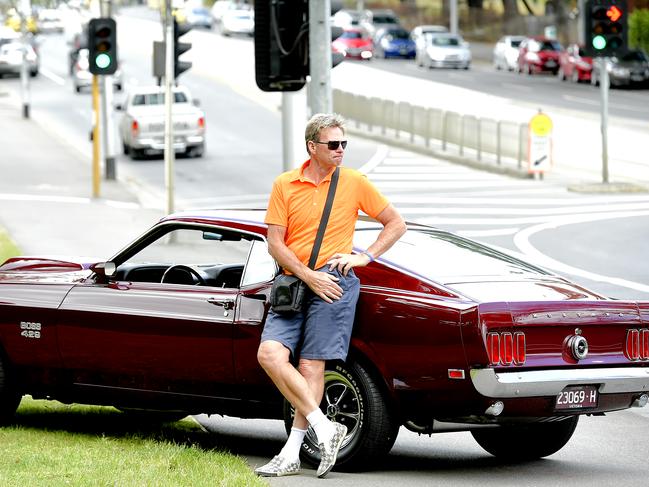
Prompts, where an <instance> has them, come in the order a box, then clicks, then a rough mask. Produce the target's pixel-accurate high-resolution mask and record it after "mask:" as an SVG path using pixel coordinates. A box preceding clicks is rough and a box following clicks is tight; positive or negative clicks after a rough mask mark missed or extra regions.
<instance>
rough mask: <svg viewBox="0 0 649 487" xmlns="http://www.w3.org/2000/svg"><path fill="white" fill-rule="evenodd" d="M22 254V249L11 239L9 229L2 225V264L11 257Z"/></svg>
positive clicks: (0, 251) (0, 252)
mask: <svg viewBox="0 0 649 487" xmlns="http://www.w3.org/2000/svg"><path fill="white" fill-rule="evenodd" d="M16 255H20V249H19V248H18V246H17V245H16V244H15V243H14V241H13V240H11V237H10V236H9V234H8V233H7V231H6V230H5V229H4V228H2V227H1V226H0V264H2V263H4V261H5V260H7V259H8V258H9V257H15V256H16Z"/></svg>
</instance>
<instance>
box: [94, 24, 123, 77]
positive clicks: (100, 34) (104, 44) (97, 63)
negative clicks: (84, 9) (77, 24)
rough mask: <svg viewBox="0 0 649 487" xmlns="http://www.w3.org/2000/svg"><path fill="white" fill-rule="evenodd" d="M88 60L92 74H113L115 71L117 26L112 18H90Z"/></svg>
mask: <svg viewBox="0 0 649 487" xmlns="http://www.w3.org/2000/svg"><path fill="white" fill-rule="evenodd" d="M88 62H89V70H90V72H91V73H92V74H115V71H117V62H118V61H117V26H116V24H115V20H114V19H111V18H108V17H99V18H94V19H90V22H89V23H88Z"/></svg>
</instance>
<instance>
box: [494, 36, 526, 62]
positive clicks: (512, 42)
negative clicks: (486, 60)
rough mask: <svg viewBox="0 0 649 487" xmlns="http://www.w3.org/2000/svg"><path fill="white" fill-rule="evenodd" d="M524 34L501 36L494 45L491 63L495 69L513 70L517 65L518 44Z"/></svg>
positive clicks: (523, 37)
mask: <svg viewBox="0 0 649 487" xmlns="http://www.w3.org/2000/svg"><path fill="white" fill-rule="evenodd" d="M523 40H525V36H503V37H501V38H500V39H499V40H498V42H496V45H495V46H494V53H493V65H494V68H496V69H506V70H508V71H514V70H516V69H517V67H518V46H519V45H520V44H521V42H523Z"/></svg>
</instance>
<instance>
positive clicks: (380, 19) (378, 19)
mask: <svg viewBox="0 0 649 487" xmlns="http://www.w3.org/2000/svg"><path fill="white" fill-rule="evenodd" d="M372 22H374V23H375V24H396V23H397V19H395V18H394V17H390V16H388V15H375V16H374V17H373V18H372Z"/></svg>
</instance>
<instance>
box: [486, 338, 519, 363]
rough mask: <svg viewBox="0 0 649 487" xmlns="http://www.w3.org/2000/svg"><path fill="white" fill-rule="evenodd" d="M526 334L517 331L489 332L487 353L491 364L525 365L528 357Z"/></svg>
mask: <svg viewBox="0 0 649 487" xmlns="http://www.w3.org/2000/svg"><path fill="white" fill-rule="evenodd" d="M526 347H527V345H526V342H525V334H524V333H523V332H520V331H517V332H516V333H514V334H513V335H512V334H511V333H509V332H505V333H489V334H487V353H488V355H489V361H490V362H491V365H511V364H512V363H513V364H515V365H523V364H524V363H525V359H526V357H527V349H526Z"/></svg>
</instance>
